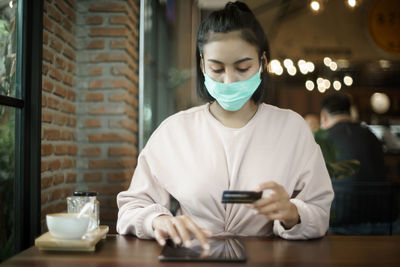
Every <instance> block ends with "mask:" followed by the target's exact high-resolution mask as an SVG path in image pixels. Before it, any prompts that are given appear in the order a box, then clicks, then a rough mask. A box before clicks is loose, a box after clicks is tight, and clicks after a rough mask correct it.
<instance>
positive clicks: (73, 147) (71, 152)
mask: <svg viewBox="0 0 400 267" xmlns="http://www.w3.org/2000/svg"><path fill="white" fill-rule="evenodd" d="M77 154H78V147H77V146H76V145H69V146H68V155H70V156H75V155H77Z"/></svg>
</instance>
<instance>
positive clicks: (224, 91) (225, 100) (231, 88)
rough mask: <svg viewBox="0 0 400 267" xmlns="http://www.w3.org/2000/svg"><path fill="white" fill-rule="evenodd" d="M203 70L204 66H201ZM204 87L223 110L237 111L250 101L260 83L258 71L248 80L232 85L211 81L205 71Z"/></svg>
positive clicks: (259, 72) (259, 71)
mask: <svg viewBox="0 0 400 267" xmlns="http://www.w3.org/2000/svg"><path fill="white" fill-rule="evenodd" d="M203 69H204V70H205V68H204V65H203ZM203 74H204V85H205V87H206V88H207V91H208V93H209V94H210V95H211V96H212V97H214V98H215V100H217V102H218V104H219V105H220V106H221V107H222V108H223V109H225V110H228V111H238V110H239V109H241V108H242V107H243V105H244V104H245V103H246V102H247V101H248V100H249V99H250V97H251V96H252V95H253V93H254V92H255V91H256V90H257V88H258V86H259V85H260V83H261V77H260V76H261V65H260V69H259V70H258V72H257V73H256V74H254V75H253V76H252V77H251V78H250V79H248V80H246V81H240V82H234V83H221V82H216V81H214V80H213V79H211V78H210V77H209V76H208V75H207V74H206V73H205V71H203Z"/></svg>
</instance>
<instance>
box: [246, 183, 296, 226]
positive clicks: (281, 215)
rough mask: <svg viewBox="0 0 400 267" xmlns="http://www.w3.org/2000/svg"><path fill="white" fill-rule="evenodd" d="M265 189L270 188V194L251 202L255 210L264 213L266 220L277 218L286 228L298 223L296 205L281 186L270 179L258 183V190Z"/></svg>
mask: <svg viewBox="0 0 400 267" xmlns="http://www.w3.org/2000/svg"><path fill="white" fill-rule="evenodd" d="M267 189H269V190H271V194H269V195H268V196H266V197H263V198H261V199H259V200H257V201H255V202H254V203H253V207H254V208H255V209H256V210H257V212H258V213H259V214H264V215H265V216H266V217H267V219H268V220H279V221H280V222H281V223H282V224H283V226H284V227H285V228H286V229H289V228H292V227H293V226H295V225H296V224H297V223H299V221H300V217H299V212H298V211H297V207H296V205H294V204H293V203H292V202H290V197H289V195H288V193H287V192H286V190H285V189H284V188H283V186H281V185H279V184H277V183H275V182H272V181H270V182H265V183H262V184H260V185H259V188H258V191H262V190H267Z"/></svg>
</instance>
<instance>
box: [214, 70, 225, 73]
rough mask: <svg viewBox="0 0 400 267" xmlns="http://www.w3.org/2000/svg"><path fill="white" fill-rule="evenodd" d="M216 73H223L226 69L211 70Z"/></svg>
mask: <svg viewBox="0 0 400 267" xmlns="http://www.w3.org/2000/svg"><path fill="white" fill-rule="evenodd" d="M211 70H212V71H213V72H215V73H222V72H223V71H224V69H211Z"/></svg>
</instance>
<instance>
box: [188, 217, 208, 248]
mask: <svg viewBox="0 0 400 267" xmlns="http://www.w3.org/2000/svg"><path fill="white" fill-rule="evenodd" d="M187 225H188V227H189V229H190V230H191V232H192V233H193V234H194V235H195V236H196V238H197V239H198V240H199V241H200V243H201V245H202V247H203V249H205V250H209V249H210V245H209V244H208V241H207V238H206V236H205V234H204V233H203V231H202V230H201V229H200V228H199V227H198V226H197V225H196V224H195V223H194V222H193V221H192V220H191V219H190V218H188V219H187Z"/></svg>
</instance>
